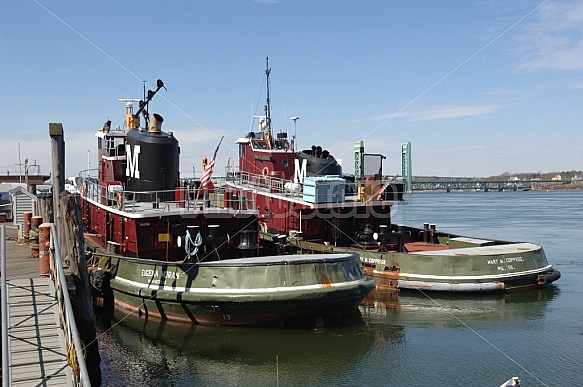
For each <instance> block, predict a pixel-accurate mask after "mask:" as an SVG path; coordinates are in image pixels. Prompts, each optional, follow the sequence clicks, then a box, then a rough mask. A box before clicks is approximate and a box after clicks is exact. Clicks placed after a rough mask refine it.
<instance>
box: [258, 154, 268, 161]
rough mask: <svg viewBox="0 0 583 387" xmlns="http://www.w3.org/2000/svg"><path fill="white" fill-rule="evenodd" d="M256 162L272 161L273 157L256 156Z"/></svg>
mask: <svg viewBox="0 0 583 387" xmlns="http://www.w3.org/2000/svg"><path fill="white" fill-rule="evenodd" d="M255 160H261V161H271V156H266V155H255Z"/></svg>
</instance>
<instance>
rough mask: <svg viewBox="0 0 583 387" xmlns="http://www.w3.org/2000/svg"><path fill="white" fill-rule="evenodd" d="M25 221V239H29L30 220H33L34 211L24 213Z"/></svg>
mask: <svg viewBox="0 0 583 387" xmlns="http://www.w3.org/2000/svg"><path fill="white" fill-rule="evenodd" d="M22 216H23V223H24V225H23V226H24V228H23V229H24V241H25V242H27V241H28V236H29V234H30V221H31V220H32V212H25V213H23V214H22Z"/></svg>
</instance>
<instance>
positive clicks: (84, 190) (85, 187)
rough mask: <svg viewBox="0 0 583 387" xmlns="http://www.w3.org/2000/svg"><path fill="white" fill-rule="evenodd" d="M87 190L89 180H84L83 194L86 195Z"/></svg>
mask: <svg viewBox="0 0 583 387" xmlns="http://www.w3.org/2000/svg"><path fill="white" fill-rule="evenodd" d="M86 192H87V180H85V181H84V182H83V188H81V196H85V193H86Z"/></svg>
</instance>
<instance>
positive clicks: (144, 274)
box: [142, 269, 158, 277]
mask: <svg viewBox="0 0 583 387" xmlns="http://www.w3.org/2000/svg"><path fill="white" fill-rule="evenodd" d="M142 277H158V272H157V271H154V270H152V269H142Z"/></svg>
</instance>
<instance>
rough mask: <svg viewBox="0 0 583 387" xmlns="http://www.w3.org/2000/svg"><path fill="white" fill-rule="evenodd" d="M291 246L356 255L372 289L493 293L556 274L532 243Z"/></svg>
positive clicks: (552, 278)
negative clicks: (387, 248)
mask: <svg viewBox="0 0 583 387" xmlns="http://www.w3.org/2000/svg"><path fill="white" fill-rule="evenodd" d="M452 245H453V243H452ZM433 246H434V247H435V246H437V247H439V244H434V245H433ZM297 247H298V248H299V249H300V250H301V251H302V252H311V253H314V252H330V253H332V252H333V253H339V252H343V253H349V252H353V253H358V254H359V256H360V260H361V262H362V265H363V267H364V270H365V273H367V274H369V275H371V276H372V277H373V278H374V279H375V280H376V282H377V287H378V288H395V289H422V290H431V291H446V292H495V291H508V290H516V289H525V288H536V287H542V286H547V285H549V284H551V283H552V282H554V281H556V280H557V279H559V277H560V273H559V272H558V271H557V270H555V269H553V267H552V265H550V264H549V263H548V261H547V258H546V255H545V253H544V250H543V248H542V247H541V246H538V245H535V244H532V243H504V244H493V245H489V246H479V247H466V246H459V247H458V246H454V247H456V248H447V247H445V245H444V249H440V250H436V251H421V252H378V251H370V250H364V249H356V248H350V247H348V248H347V247H342V248H338V247H333V246H326V245H322V244H320V243H313V242H304V241H299V242H297Z"/></svg>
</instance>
